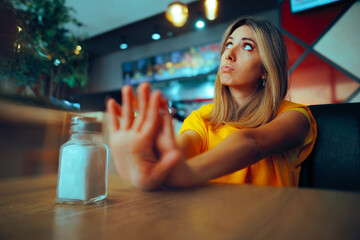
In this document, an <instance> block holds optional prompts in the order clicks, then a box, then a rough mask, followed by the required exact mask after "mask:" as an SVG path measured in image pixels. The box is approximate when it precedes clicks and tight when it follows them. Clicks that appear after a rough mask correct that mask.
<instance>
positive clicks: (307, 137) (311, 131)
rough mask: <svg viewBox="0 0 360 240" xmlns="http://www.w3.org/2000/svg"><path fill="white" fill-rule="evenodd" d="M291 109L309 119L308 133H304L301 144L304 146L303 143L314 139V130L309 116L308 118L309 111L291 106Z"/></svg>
mask: <svg viewBox="0 0 360 240" xmlns="http://www.w3.org/2000/svg"><path fill="white" fill-rule="evenodd" d="M291 110H295V111H298V112H301V113H303V114H304V115H305V116H306V118H307V119H308V121H309V125H310V127H309V130H308V133H307V135H306V138H305V141H304V144H303V146H305V145H307V144H309V143H311V141H312V140H313V139H314V131H313V129H312V128H313V126H312V124H311V118H310V116H309V113H308V112H307V111H306V109H305V108H293V109H291Z"/></svg>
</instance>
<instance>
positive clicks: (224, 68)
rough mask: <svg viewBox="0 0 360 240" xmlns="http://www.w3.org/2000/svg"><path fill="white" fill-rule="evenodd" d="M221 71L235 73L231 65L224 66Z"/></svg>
mask: <svg viewBox="0 0 360 240" xmlns="http://www.w3.org/2000/svg"><path fill="white" fill-rule="evenodd" d="M221 71H223V72H233V71H235V69H234V68H233V67H232V66H230V65H223V66H222V67H221Z"/></svg>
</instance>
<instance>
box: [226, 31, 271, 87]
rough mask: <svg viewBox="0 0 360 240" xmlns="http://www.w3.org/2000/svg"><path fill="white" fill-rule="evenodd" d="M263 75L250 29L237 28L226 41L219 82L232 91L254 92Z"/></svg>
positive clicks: (253, 36)
mask: <svg viewBox="0 0 360 240" xmlns="http://www.w3.org/2000/svg"><path fill="white" fill-rule="evenodd" d="M263 74H264V71H263V67H262V62H261V58H260V54H259V49H258V47H257V43H256V40H255V35H254V33H253V31H252V29H251V28H250V27H249V26H247V25H243V26H240V27H238V28H237V29H236V30H235V31H234V32H233V33H232V34H231V35H230V36H229V38H228V39H227V40H226V45H225V51H224V53H223V54H222V56H221V62H220V82H221V84H223V85H226V86H229V87H231V88H234V89H241V90H245V91H256V89H257V88H258V86H259V84H260V82H261V81H260V79H261V77H262V75H263Z"/></svg>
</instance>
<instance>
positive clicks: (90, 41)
mask: <svg viewBox="0 0 360 240" xmlns="http://www.w3.org/2000/svg"><path fill="white" fill-rule="evenodd" d="M173 2H174V1H172V0H137V1H126V0H119V1H115V0H109V1H105V2H104V1H84V0H57V1H50V0H44V1H36V0H28V1H22V0H5V1H2V3H1V5H0V37H1V38H0V54H1V55H0V68H1V70H0V110H1V114H0V156H1V157H0V158H1V163H0V164H1V165H0V166H1V167H0V179H1V178H10V177H18V176H27V175H37V174H43V173H53V172H56V171H57V164H58V154H59V148H60V146H61V144H63V143H64V142H65V141H66V140H67V138H68V136H69V135H68V131H69V123H68V122H69V119H70V117H71V116H73V115H77V114H84V115H89V116H97V117H98V118H99V119H100V120H105V119H106V114H105V112H104V111H105V105H104V103H105V100H106V98H107V97H108V96H112V97H114V98H115V99H116V100H117V101H119V102H121V95H120V88H121V87H122V86H123V85H125V84H130V85H132V86H133V87H134V88H136V86H137V85H138V84H139V83H140V82H143V81H148V82H150V83H151V88H152V89H160V90H161V91H162V93H163V95H164V96H165V97H166V98H167V99H168V101H169V105H170V107H171V109H172V111H173V115H174V127H175V131H178V130H179V126H180V125H181V123H182V121H183V120H184V118H186V116H188V115H189V114H190V113H191V112H192V111H193V110H195V109H198V108H199V107H200V106H201V105H202V104H207V103H210V102H211V101H212V99H213V97H214V82H215V78H216V74H217V69H218V67H219V63H220V56H219V51H220V43H221V39H222V36H223V33H224V31H225V30H226V27H227V26H229V24H230V23H231V22H232V21H233V20H235V19H236V18H238V17H240V16H242V15H255V16H263V17H266V18H268V19H270V20H271V21H272V22H274V23H275V24H276V25H277V26H278V27H279V29H280V30H281V32H282V34H283V37H284V39H285V42H286V45H287V50H288V56H289V64H288V71H289V83H290V88H289V93H288V97H287V99H291V100H292V101H294V102H299V103H303V104H306V105H322V104H338V103H357V102H360V58H359V56H360V41H359V38H360V28H359V26H358V25H359V23H360V1H348V0H338V1H333V0H328V1H326V0H323V1H321V0H317V1H292V0H253V1H245V0H218V1H204V0H182V1H181V2H182V3H183V4H182V5H183V6H186V7H187V11H185V10H182V11H185V13H186V14H185V15H187V16H185V17H186V19H185V22H184V23H178V25H181V24H183V25H182V26H175V24H176V23H171V22H170V21H169V19H168V18H170V17H169V16H166V14H165V13H166V11H167V9H168V7H170V6H171V4H172V3H173ZM204 2H217V8H215V12H213V13H212V15H211V14H210V13H208V11H210V10H205V7H204ZM302 2H305V3H306V2H313V3H314V4H309V5H306V4H302V5H301V3H302ZM296 4H298V5H296ZM213 8H214V7H213ZM169 12H170V10H169ZM177 17H178V16H177ZM175 20H177V19H175ZM200 20H201V21H200ZM106 131H108V130H107V129H106V128H105V138H106V135H107V134H106ZM111 169H113V166H112V163H110V172H111V171H112V170H111Z"/></svg>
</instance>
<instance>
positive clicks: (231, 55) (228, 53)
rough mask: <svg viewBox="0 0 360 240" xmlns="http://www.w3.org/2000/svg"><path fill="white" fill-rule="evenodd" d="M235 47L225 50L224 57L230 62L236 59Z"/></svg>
mask: <svg viewBox="0 0 360 240" xmlns="http://www.w3.org/2000/svg"><path fill="white" fill-rule="evenodd" d="M235 49H236V47H232V48H230V49H228V51H226V52H225V54H226V55H225V59H226V60H228V61H231V62H234V61H236V55H235Z"/></svg>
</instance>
